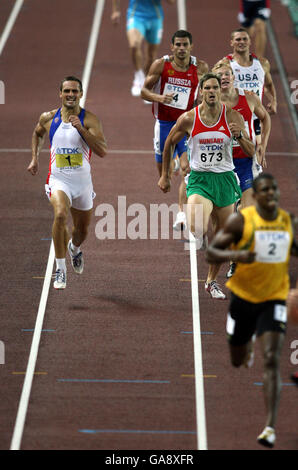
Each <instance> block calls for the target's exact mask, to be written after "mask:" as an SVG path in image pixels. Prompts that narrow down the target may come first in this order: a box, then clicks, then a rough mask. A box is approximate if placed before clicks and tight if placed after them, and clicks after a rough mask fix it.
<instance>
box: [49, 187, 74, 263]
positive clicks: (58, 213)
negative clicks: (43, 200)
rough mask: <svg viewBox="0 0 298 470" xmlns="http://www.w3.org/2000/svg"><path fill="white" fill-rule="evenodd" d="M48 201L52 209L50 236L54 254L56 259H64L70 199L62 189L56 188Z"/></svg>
mask: <svg viewBox="0 0 298 470" xmlns="http://www.w3.org/2000/svg"><path fill="white" fill-rule="evenodd" d="M50 202H51V204H52V207H53V209H54V222H53V227H52V237H53V243H54V248H55V256H56V259H57V258H58V259H65V254H66V249H67V243H68V239H69V235H68V229H67V217H68V214H69V208H70V201H69V198H68V197H67V195H66V194H65V193H64V192H63V191H61V190H57V191H55V192H54V193H53V194H52V195H51V198H50Z"/></svg>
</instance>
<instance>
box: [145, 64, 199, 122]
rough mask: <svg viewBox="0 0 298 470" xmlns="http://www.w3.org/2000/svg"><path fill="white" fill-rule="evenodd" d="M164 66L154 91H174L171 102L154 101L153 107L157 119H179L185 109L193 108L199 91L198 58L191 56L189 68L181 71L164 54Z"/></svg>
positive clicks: (166, 92) (168, 92)
mask: <svg viewBox="0 0 298 470" xmlns="http://www.w3.org/2000/svg"><path fill="white" fill-rule="evenodd" d="M164 60H165V63H164V67H163V71H162V73H161V76H160V78H159V81H158V82H157V83H156V85H155V86H154V92H155V93H158V94H160V95H165V94H170V93H173V94H174V97H173V100H172V102H171V103H170V104H167V105H166V104H162V103H153V105H152V109H153V114H154V117H155V118H156V119H160V120H161V121H177V119H178V118H179V116H181V114H183V113H184V112H185V111H189V110H191V109H192V108H193V105H194V101H195V99H196V96H197V91H198V84H199V79H198V73H197V60H196V58H195V57H193V56H191V58H190V64H189V68H188V69H187V70H186V71H185V72H179V71H177V70H175V69H174V68H173V66H172V63H171V61H170V57H169V56H164Z"/></svg>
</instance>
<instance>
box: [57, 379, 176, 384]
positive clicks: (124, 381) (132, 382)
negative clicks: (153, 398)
mask: <svg viewBox="0 0 298 470" xmlns="http://www.w3.org/2000/svg"><path fill="white" fill-rule="evenodd" d="M57 382H68V383H129V384H170V383H171V382H170V381H169V380H142V379H57Z"/></svg>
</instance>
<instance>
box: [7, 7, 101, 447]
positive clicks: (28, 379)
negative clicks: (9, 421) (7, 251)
mask: <svg viewBox="0 0 298 470" xmlns="http://www.w3.org/2000/svg"><path fill="white" fill-rule="evenodd" d="M104 3H105V0H97V4H96V9H95V13H94V17H93V26H92V30H91V35H90V41H89V46H88V54H87V58H86V62H85V66H84V74H83V77H85V89H84V92H85V97H86V95H87V88H88V84H89V78H90V71H91V69H92V61H93V58H94V52H90V51H89V48H90V47H92V48H94V49H95V48H96V44H97V43H96V41H94V37H95V38H96V39H97V36H98V31H99V28H100V19H101V13H102V11H103V7H104ZM94 25H96V27H94ZM54 260H55V253H54V245H53V241H52V242H51V247H50V253H49V258H48V264H47V269H46V275H45V280H44V284H43V289H42V294H41V298H40V304H39V309H38V314H37V318H36V323H35V328H34V334H33V339H32V344H31V349H30V355H29V360H28V364H27V369H26V375H25V379H24V384H23V389H22V394H21V398H20V403H19V407H18V413H17V418H16V422H15V426H14V431H13V437H12V441H11V446H10V450H20V446H21V441H22V436H23V431H24V425H25V420H26V415H27V410H28V404H29V399H30V393H31V387H32V381H33V377H34V371H35V365H36V361H37V355H38V348H39V342H40V336H41V330H42V324H43V320H44V315H45V309H46V304H47V299H48V293H49V287H50V283H51V278H52V272H53V264H54Z"/></svg>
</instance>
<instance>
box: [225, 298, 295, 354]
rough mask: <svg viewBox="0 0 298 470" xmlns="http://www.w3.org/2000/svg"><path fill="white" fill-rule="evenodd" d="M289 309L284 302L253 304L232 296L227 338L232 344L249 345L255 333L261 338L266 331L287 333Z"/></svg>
mask: <svg viewBox="0 0 298 470" xmlns="http://www.w3.org/2000/svg"><path fill="white" fill-rule="evenodd" d="M286 326H287V308H286V302H285V301H284V300H270V301H268V302H261V303H258V304H253V303H251V302H247V301H246V300H243V299H241V298H240V297H237V296H236V295H235V294H233V293H232V294H231V302H230V310H229V313H228V318H227V336H228V341H229V343H230V344H233V345H234V346H240V345H243V344H246V343H248V341H249V340H250V339H251V337H252V336H253V334H254V333H256V335H257V336H261V335H262V334H263V333H265V332H266V331H277V332H279V333H285V332H286Z"/></svg>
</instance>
